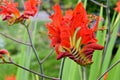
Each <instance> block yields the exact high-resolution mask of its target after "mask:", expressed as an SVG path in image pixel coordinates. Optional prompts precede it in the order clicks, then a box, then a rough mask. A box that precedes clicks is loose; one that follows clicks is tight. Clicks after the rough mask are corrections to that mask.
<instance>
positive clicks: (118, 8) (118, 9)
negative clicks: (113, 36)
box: [115, 1, 120, 12]
mask: <svg viewBox="0 0 120 80" xmlns="http://www.w3.org/2000/svg"><path fill="white" fill-rule="evenodd" d="M115 10H116V11H117V12H120V1H118V2H117V6H116V8H115Z"/></svg>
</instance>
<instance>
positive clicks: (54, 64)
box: [0, 0, 120, 80]
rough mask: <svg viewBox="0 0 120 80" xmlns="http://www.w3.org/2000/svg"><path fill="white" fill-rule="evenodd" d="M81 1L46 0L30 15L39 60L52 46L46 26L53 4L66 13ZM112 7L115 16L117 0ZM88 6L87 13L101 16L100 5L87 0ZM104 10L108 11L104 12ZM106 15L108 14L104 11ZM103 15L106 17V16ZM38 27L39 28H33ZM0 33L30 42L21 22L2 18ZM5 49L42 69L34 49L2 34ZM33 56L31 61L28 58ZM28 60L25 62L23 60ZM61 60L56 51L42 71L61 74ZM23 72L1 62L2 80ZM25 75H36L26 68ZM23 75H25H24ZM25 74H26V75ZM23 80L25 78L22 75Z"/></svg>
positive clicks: (17, 59)
mask: <svg viewBox="0 0 120 80" xmlns="http://www.w3.org/2000/svg"><path fill="white" fill-rule="evenodd" d="M14 1H15V2H19V9H20V10H21V12H22V11H23V9H24V8H23V1H21V0H14ZM77 1H78V0H43V1H42V4H41V6H40V9H39V13H38V14H37V15H36V16H35V17H34V18H31V25H30V30H31V32H32V34H33V35H32V37H33V39H34V44H35V48H36V49H37V52H38V53H39V57H40V59H44V57H45V56H47V55H48V54H49V53H50V52H51V50H52V48H50V45H49V44H50V41H49V38H48V35H47V29H46V27H45V24H46V22H48V21H50V20H49V14H52V13H53V11H52V6H53V5H54V4H60V6H61V8H62V9H63V12H64V11H65V10H66V9H73V8H74V7H75V5H76V4H77ZM96 1H98V2H100V3H103V4H105V3H106V0H96ZM110 1H111V3H110V9H111V15H113V13H112V11H113V8H114V7H115V5H116V2H117V0H110ZM88 3H89V4H88V5H87V8H86V9H87V12H88V13H93V12H94V13H93V14H97V15H98V11H99V10H98V7H99V6H98V5H96V4H94V3H92V2H91V1H90V0H88ZM104 12H105V11H104ZM104 14H106V13H104ZM104 17H106V16H105V15H104ZM34 26H36V27H34ZM0 33H4V34H5V35H8V36H10V37H12V38H14V39H17V40H19V41H23V42H26V43H27V42H29V40H28V35H27V32H26V29H25V27H24V26H22V25H20V24H15V25H12V26H8V25H7V23H6V22H3V21H2V20H1V18H0ZM119 38H120V37H118V39H117V41H116V46H115V49H114V51H115V50H116V48H117V44H119ZM2 48H5V49H7V50H8V51H9V52H10V54H11V57H12V59H13V60H14V61H15V62H16V63H18V64H21V65H23V66H26V65H27V64H30V65H29V66H27V67H29V68H30V69H32V70H35V71H39V65H38V62H37V60H36V57H35V56H34V54H33V53H32V50H31V49H30V48H29V47H27V46H25V45H23V44H19V43H16V42H15V41H12V40H10V39H8V38H6V37H4V36H3V35H1V34H0V49H2ZM28 59H30V62H29V60H28ZM23 61H26V62H23ZM60 62H61V60H59V61H58V60H56V54H55V52H54V53H53V54H52V55H51V56H50V57H49V58H48V59H47V60H46V61H45V62H44V63H43V70H44V73H45V74H46V75H49V76H54V77H58V74H59V68H60ZM18 70H19V71H23V70H22V69H19V68H17V67H16V66H14V65H8V64H0V80H4V78H5V76H9V75H17V74H18V73H17V71H18ZM23 74H24V75H26V74H29V76H27V77H29V80H32V78H31V76H32V77H35V76H34V75H33V74H31V73H27V72H26V71H23ZM21 75H22V74H21ZM23 77H24V76H23ZM21 80H22V78H21ZM46 80H47V79H46Z"/></svg>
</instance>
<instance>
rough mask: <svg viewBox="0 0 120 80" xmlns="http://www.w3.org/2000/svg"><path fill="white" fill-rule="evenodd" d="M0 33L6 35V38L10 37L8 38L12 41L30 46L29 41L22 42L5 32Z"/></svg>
mask: <svg viewBox="0 0 120 80" xmlns="http://www.w3.org/2000/svg"><path fill="white" fill-rule="evenodd" d="M0 35H2V36H4V37H6V38H8V39H10V40H12V41H15V42H17V43H20V44H23V45H26V46H31V45H30V44H29V43H24V42H22V41H19V40H16V39H14V38H12V37H10V36H8V35H6V34H5V33H2V32H0Z"/></svg>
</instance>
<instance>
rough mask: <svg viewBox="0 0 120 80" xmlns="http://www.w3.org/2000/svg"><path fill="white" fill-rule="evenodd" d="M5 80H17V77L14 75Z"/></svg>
mask: <svg viewBox="0 0 120 80" xmlns="http://www.w3.org/2000/svg"><path fill="white" fill-rule="evenodd" d="M5 80H16V77H15V76H14V75H11V76H6V77H5Z"/></svg>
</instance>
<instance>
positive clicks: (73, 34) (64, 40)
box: [46, 3, 103, 65]
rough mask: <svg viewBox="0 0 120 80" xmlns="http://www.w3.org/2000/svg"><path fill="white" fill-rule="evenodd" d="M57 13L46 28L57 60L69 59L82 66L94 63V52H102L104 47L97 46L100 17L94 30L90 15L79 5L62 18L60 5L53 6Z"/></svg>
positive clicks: (52, 16)
mask: <svg viewBox="0 0 120 80" xmlns="http://www.w3.org/2000/svg"><path fill="white" fill-rule="evenodd" d="M53 9H54V11H55V13H54V14H53V15H51V16H50V18H51V19H52V22H50V23H48V24H47V25H46V26H47V28H48V34H49V37H50V40H51V46H52V47H55V50H56V52H57V59H61V58H63V57H69V58H71V59H72V60H74V61H75V62H77V63H78V64H80V65H87V64H91V63H92V55H93V52H94V50H102V49H103V46H101V45H99V44H97V39H96V38H95V34H94V33H95V32H96V31H97V27H98V22H99V17H97V20H96V23H95V25H94V27H93V28H89V27H88V24H89V19H88V15H87V13H86V11H85V9H84V7H83V5H82V3H79V4H78V5H77V6H76V8H75V9H74V10H73V11H72V10H68V11H66V12H65V15H64V16H62V11H61V9H60V6H59V5H55V6H53Z"/></svg>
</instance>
